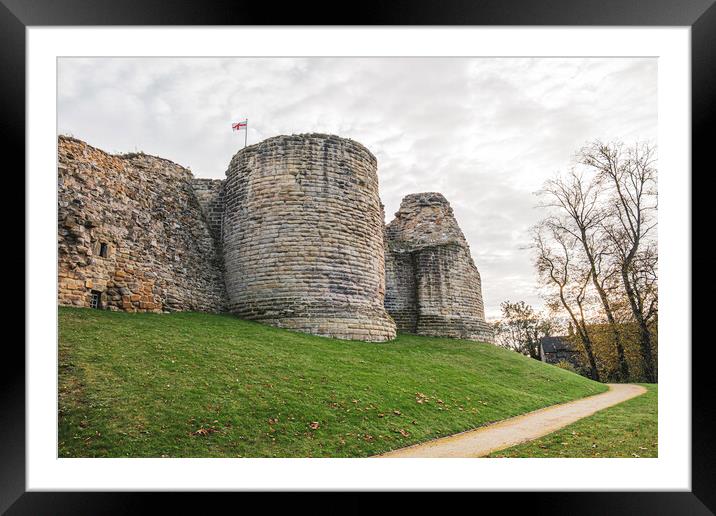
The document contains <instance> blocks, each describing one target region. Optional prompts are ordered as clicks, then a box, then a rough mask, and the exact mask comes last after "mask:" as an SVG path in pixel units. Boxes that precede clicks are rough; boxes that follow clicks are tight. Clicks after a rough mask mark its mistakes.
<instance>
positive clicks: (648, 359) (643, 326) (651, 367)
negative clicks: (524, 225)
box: [622, 268, 657, 383]
mask: <svg viewBox="0 0 716 516" xmlns="http://www.w3.org/2000/svg"><path fill="white" fill-rule="evenodd" d="M622 281H623V283H624V290H625V291H626V295H627V298H628V299H629V306H630V307H631V311H632V314H633V315H634V319H636V322H637V324H638V325H639V354H640V355H641V368H642V371H643V374H644V379H645V380H646V381H647V383H656V381H657V374H656V367H655V364H654V356H653V355H652V353H651V332H650V331H649V326H648V325H647V323H646V320H645V319H644V314H643V313H642V312H641V310H640V309H639V304H638V303H637V299H636V292H634V289H633V288H632V286H631V283H630V282H629V271H628V269H626V268H622Z"/></svg>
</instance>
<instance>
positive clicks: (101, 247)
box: [99, 242, 107, 258]
mask: <svg viewBox="0 0 716 516" xmlns="http://www.w3.org/2000/svg"><path fill="white" fill-rule="evenodd" d="M99 255H100V256H101V257H102V258H107V244H105V243H104V242H102V243H101V244H99Z"/></svg>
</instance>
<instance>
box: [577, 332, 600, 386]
mask: <svg viewBox="0 0 716 516" xmlns="http://www.w3.org/2000/svg"><path fill="white" fill-rule="evenodd" d="M578 333H579V339H580V340H581V341H582V345H583V346H584V351H585V352H586V353H587V360H589V370H590V376H591V377H592V380H594V381H597V382H598V381H599V371H598V370H597V361H596V359H595V358H594V351H593V349H592V340H591V339H590V338H589V333H587V330H586V329H585V330H583V331H582V330H579V331H578Z"/></svg>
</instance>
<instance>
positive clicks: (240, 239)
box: [222, 134, 395, 341]
mask: <svg viewBox="0 0 716 516" xmlns="http://www.w3.org/2000/svg"><path fill="white" fill-rule="evenodd" d="M224 195H225V204H226V210H225V212H224V219H223V220H224V221H223V230H222V235H223V239H222V242H223V252H224V260H225V267H226V287H227V293H228V299H229V310H230V311H231V312H233V313H235V314H236V315H238V316H239V317H243V318H247V319H254V320H258V321H262V322H265V323H267V324H271V325H274V326H280V327H283V328H290V329H294V330H299V331H304V332H309V333H314V334H317V335H324V336H330V337H336V338H341V339H358V340H366V341H385V340H390V339H392V338H394V336H395V324H394V322H393V320H392V319H391V318H390V317H389V316H388V314H387V313H386V311H385V308H384V306H383V300H384V295H385V288H384V285H385V282H384V276H385V269H384V249H383V245H384V242H383V219H382V215H381V213H382V212H381V205H380V200H379V198H378V177H377V173H376V160H375V157H374V156H373V155H372V154H371V153H370V152H369V151H368V150H367V149H366V148H365V147H363V146H362V145H360V144H358V143H356V142H354V141H351V140H346V139H343V138H339V137H337V136H330V135H324V134H305V135H295V136H278V137H275V138H269V139H268V140H264V141H263V142H261V143H259V144H256V145H252V146H250V147H247V148H245V149H242V150H241V151H239V152H238V153H237V154H236V155H235V156H234V158H233V159H232V161H231V165H230V167H229V170H228V172H227V178H226V181H225V184H224Z"/></svg>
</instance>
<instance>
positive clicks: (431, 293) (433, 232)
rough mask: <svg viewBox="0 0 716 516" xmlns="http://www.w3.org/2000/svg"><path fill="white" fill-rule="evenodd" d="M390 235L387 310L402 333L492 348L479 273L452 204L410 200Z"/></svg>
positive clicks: (433, 197)
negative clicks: (483, 343) (480, 343)
mask: <svg viewBox="0 0 716 516" xmlns="http://www.w3.org/2000/svg"><path fill="white" fill-rule="evenodd" d="M385 234H386V270H387V275H386V290H387V294H386V298H385V306H386V309H387V310H388V313H390V314H391V315H392V316H393V318H394V319H395V321H396V323H397V325H398V329H399V330H401V331H405V332H408V333H416V334H418V335H429V336H435V337H454V338H462V339H473V340H480V341H487V342H492V340H493V338H494V337H493V332H492V330H491V328H490V326H489V325H488V324H487V323H486V322H485V312H484V307H483V301H482V284H481V280H480V273H479V272H478V270H477V267H475V263H474V262H473V260H472V257H471V256H470V247H469V246H468V243H467V240H465V236H464V235H463V233H462V231H461V230H460V227H459V226H458V223H457V220H455V216H454V214H453V211H452V208H451V207H450V203H449V202H448V201H447V199H445V197H444V196H443V195H442V194H439V193H436V192H427V193H420V194H411V195H408V196H406V197H405V198H404V199H403V201H402V203H401V205H400V210H399V211H398V213H396V214H395V219H394V220H393V221H392V222H391V223H390V224H388V226H387V227H386V232H385Z"/></svg>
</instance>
